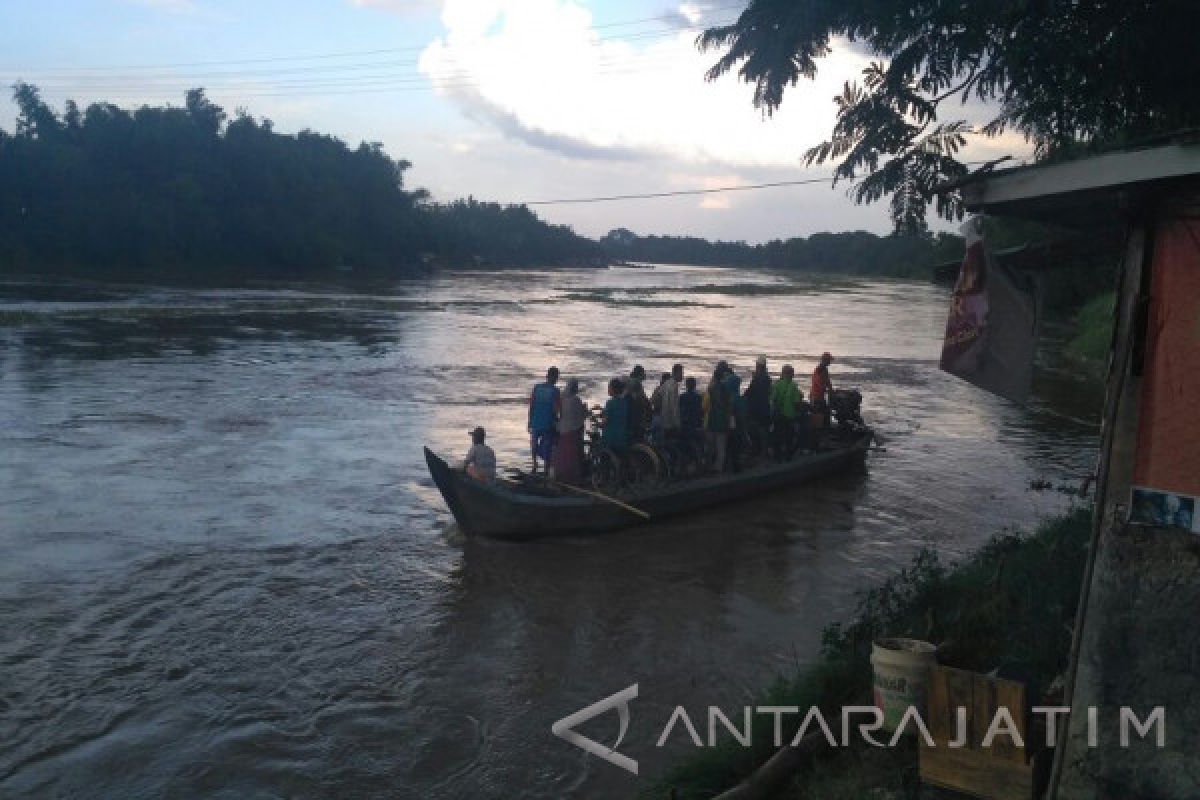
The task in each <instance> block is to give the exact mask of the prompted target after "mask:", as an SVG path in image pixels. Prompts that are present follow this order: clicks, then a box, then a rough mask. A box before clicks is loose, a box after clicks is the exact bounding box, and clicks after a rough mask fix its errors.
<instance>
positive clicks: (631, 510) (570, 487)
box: [546, 478, 650, 519]
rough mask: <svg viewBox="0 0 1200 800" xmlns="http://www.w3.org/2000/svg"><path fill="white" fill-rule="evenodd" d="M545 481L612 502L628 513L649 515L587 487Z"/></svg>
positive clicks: (646, 516)
mask: <svg viewBox="0 0 1200 800" xmlns="http://www.w3.org/2000/svg"><path fill="white" fill-rule="evenodd" d="M546 483H548V484H549V485H551V486H557V487H558V488H560V489H566V490H567V491H568V492H576V493H577V494H585V495H587V496H588V497H594V498H596V499H597V500H603V501H604V502H606V503H612V504H613V505H614V506H617V507H618V508H623V509H625V510H626V511H628V512H629V513H630V514H637V515H638V516H639V517H641V518H642V519H650V515H649V514H647V513H646V512H645V511H642V510H641V509H640V508H634V507H633V506H631V505H628V504H626V503H622V502H621V501H620V500H618V499H616V498H615V497H609V496H608V495H606V494H601V493H600V492H593V491H591V490H589V489H581V488H579V487H578V486H571V485H570V484H568V483H559V482H558V481H552V480H550V479H549V478H547V479H546Z"/></svg>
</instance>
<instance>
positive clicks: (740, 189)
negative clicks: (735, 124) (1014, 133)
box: [512, 160, 993, 206]
mask: <svg viewBox="0 0 1200 800" xmlns="http://www.w3.org/2000/svg"><path fill="white" fill-rule="evenodd" d="M963 163H964V164H965V165H966V166H974V165H977V164H988V163H993V162H990V161H987V160H981V161H965V162H963ZM832 180H833V176H832V175H826V176H825V177H823V178H804V179H801V180H795V181H773V182H771V183H747V184H741V185H738V186H718V187H715V188H712V189H678V190H675V191H671V192H646V193H644V194H614V195H609V196H607V197H569V198H561V199H556V200H526V201H524V202H521V203H513V204H512V205H525V206H558V205H567V204H572V203H607V202H609V201H610V200H649V199H653V198H656V197H686V196H688V195H697V194H718V193H720V192H745V191H749V190H751V189H774V188H776V187H779V186H806V185H808V184H813V183H825V182H827V181H832Z"/></svg>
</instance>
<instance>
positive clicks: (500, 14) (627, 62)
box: [419, 0, 867, 166]
mask: <svg viewBox="0 0 1200 800" xmlns="http://www.w3.org/2000/svg"><path fill="white" fill-rule="evenodd" d="M698 14H699V10H698V7H697V6H696V5H694V4H683V5H680V6H679V7H678V9H677V14H676V15H677V16H680V17H681V18H685V19H696V18H697V15H698ZM442 21H443V24H444V26H445V33H444V35H443V36H441V37H440V38H438V39H437V40H435V41H434V42H433V43H432V44H431V45H430V46H429V47H428V48H426V50H425V51H424V52H423V53H422V55H421V58H420V62H419V68H420V69H421V71H422V72H423V73H424V74H426V75H427V76H428V77H429V78H430V79H431V81H432V82H433V84H434V85H435V86H436V87H438V89H439V91H441V92H443V93H445V94H446V95H448V96H449V97H451V98H453V99H454V100H455V101H456V102H457V103H458V104H459V106H460V107H461V108H462V109H463V110H464V111H465V112H467V113H468V114H469V115H470V116H472V117H474V118H475V119H477V120H480V121H483V122H486V123H487V124H490V125H492V126H494V127H495V128H497V129H499V130H501V131H502V132H503V133H504V134H505V135H506V136H509V137H510V138H514V139H519V140H522V141H525V142H526V143H528V144H531V145H533V146H535V147H539V148H542V149H546V150H552V151H555V152H559V153H563V154H565V155H568V156H572V157H578V158H625V159H637V158H644V157H648V156H655V157H661V156H667V157H672V158H675V159H679V160H682V161H687V162H693V163H717V164H726V165H744V166H783V165H790V166H796V165H798V159H799V157H800V154H801V153H802V152H803V151H804V149H806V148H807V147H809V146H811V145H813V144H816V143H817V142H820V141H821V140H823V139H824V138H825V137H826V136H827V135H828V133H829V131H830V129H831V127H832V124H833V114H834V106H833V103H832V102H831V98H832V96H833V95H834V94H836V93H838V92H839V91H840V89H841V86H842V83H843V81H845V80H846V79H847V78H854V77H856V76H857V75H858V73H859V72H860V70H861V69H862V67H863V66H864V65H865V64H866V63H867V59H866V58H865V57H863V56H861V55H858V54H855V53H852V52H851V51H849V49H842V50H839V51H837V52H835V53H834V54H833V55H832V56H830V57H829V58H828V59H826V60H825V62H824V63H823V64H822V70H821V73H820V75H819V77H818V78H817V80H816V81H814V82H808V81H805V82H802V83H801V84H800V85H799V86H797V87H796V88H794V89H792V90H790V92H789V96H788V99H787V102H786V103H785V104H784V107H783V108H782V109H781V110H780V112H779V113H777V114H776V115H775V116H774V117H772V118H770V119H764V118H763V116H762V114H761V113H760V112H758V111H756V110H755V109H754V108H753V107H752V106H751V103H750V88H749V87H748V86H747V85H745V84H743V83H741V82H739V81H737V80H736V79H734V78H732V77H729V78H727V79H723V80H721V81H718V82H716V83H706V82H705V81H704V78H703V75H704V71H705V69H706V68H707V67H708V66H709V65H710V64H711V63H712V61H713V60H714V59H715V57H716V56H715V55H713V54H711V53H709V54H701V53H698V52H697V51H696V48H695V44H694V41H695V36H696V33H697V31H696V30H695V29H691V30H678V29H676V30H672V29H671V27H670V23H669V22H665V21H664V22H665V24H666V25H667V27H663V26H659V27H658V28H657V29H653V30H654V31H656V32H652V33H650V34H649V35H647V28H642V29H640V30H639V31H638V32H637V33H633V34H629V33H628V32H627V33H626V34H625V35H624V38H617V36H616V35H615V34H611V33H608V32H607V31H603V32H602V31H598V30H596V29H595V28H593V25H592V16H591V13H590V12H589V11H588V10H587V9H586V8H585V7H584V6H583V5H581V4H580V2H578V0H445V3H444V5H443V11H442ZM602 33H603V35H602Z"/></svg>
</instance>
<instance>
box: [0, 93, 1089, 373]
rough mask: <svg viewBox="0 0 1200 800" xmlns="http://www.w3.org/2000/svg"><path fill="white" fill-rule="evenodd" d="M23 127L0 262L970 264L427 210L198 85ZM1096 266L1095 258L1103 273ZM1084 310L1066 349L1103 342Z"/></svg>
mask: <svg viewBox="0 0 1200 800" xmlns="http://www.w3.org/2000/svg"><path fill="white" fill-rule="evenodd" d="M13 100H14V102H15V104H16V106H17V109H18V114H17V118H16V126H15V130H14V131H13V132H12V133H9V132H6V131H3V130H0V272H4V273H7V274H10V275H13V274H19V275H32V276H69V277H77V278H86V279H91V280H110V281H137V282H148V283H162V284H175V285H197V286H228V285H243V284H247V283H255V282H276V281H294V280H303V281H322V282H330V283H364V282H367V283H372V282H380V281H387V280H390V279H396V278H403V277H411V276H414V275H419V274H425V273H429V272H431V271H434V270H437V269H440V268H489V269H503V268H510V267H530V266H536V267H545V266H568V267H589V266H604V265H607V264H610V263H613V262H620V261H645V262H656V263H668V264H691V265H700V266H705V265H709V266H725V267H758V268H770V269H780V270H797V271H810V272H827V273H839V274H850V275H862V276H891V277H907V278H917V279H925V280H928V279H929V278H930V277H931V275H932V270H933V266H934V265H936V264H940V263H947V262H950V263H952V262H954V261H955V260H957V259H959V258H961V255H962V248H963V245H962V239H961V237H959V236H957V235H954V234H951V233H947V232H939V233H932V232H929V231H923V232H920V233H910V234H903V235H902V234H891V235H887V236H879V235H876V234H874V233H870V232H867V231H845V232H840V233H817V234H813V235H811V236H809V237H792V238H789V239H786V240H782V239H777V240H772V241H770V242H765V243H762V244H748V243H746V242H741V241H733V242H722V241H715V242H714V241H709V240H706V239H701V238H697V237H687V236H642V235H638V234H636V233H634V232H632V231H630V230H628V229H624V228H620V229H616V230H613V231H611V232H609V233H608V234H607V235H605V236H604V237H601V238H600V239H599V240H598V241H597V240H592V239H589V238H587V237H584V236H580V235H578V234H576V233H575V232H574V231H572V230H571V229H570V228H569V227H567V226H563V225H552V224H548V223H546V222H545V221H543V220H542V219H540V218H539V217H538V216H537V215H536V214H534V213H533V212H532V211H531V210H530V209H529V208H528V207H527V206H524V205H501V204H498V203H489V202H484V201H479V200H476V199H475V198H466V199H462V200H457V201H454V202H451V203H434V202H431V201H430V199H429V196H428V193H427V192H425V191H424V190H422V189H409V188H406V186H405V181H404V178H405V172H406V171H407V170H408V168H409V167H410V166H411V165H410V163H409V162H407V161H404V160H396V159H393V158H392V157H390V156H389V155H388V154H387V153H386V152H384V150H383V148H382V146H381V145H379V144H377V143H362V144H360V145H359V146H358V147H356V148H351V147H349V146H348V145H347V144H346V143H344V142H342V141H341V140H339V139H337V138H335V137H332V136H328V135H324V134H320V133H316V132H313V131H302V132H300V133H298V134H295V135H287V134H281V133H278V132H276V131H275V130H274V128H273V125H272V124H271V122H270V120H266V119H257V118H255V117H253V116H251V115H249V114H248V113H247V112H245V111H243V110H239V111H238V112H236V113H235V114H234V115H233V117H232V118H230V117H229V115H228V114H227V113H226V112H225V110H224V109H222V108H221V107H219V106H217V105H216V104H214V103H212V102H211V101H210V100H209V99H208V98H207V97H206V96H205V94H204V92H203V90H200V89H194V90H192V91H189V92H187V93H186V95H185V97H184V104H183V105H182V106H162V107H152V106H142V107H140V108H137V109H133V110H130V109H122V108H120V107H118V106H116V105H113V104H111V103H93V104H92V105H90V106H88V107H87V108H86V109H81V108H79V107H78V106H77V105H75V104H74V103H73V102H70V101H68V102H67V103H66V105H65V107H64V108H63V110H62V111H61V112H60V111H57V110H55V109H53V108H51V107H50V106H49V105H48V104H47V103H45V102H44V101H43V99H42V97H41V94H40V93H39V91H38V89H37V88H36V87H34V86H31V85H29V84H23V83H20V84H17V85H16V86H15V87H14V91H13ZM993 234H994V236H993V238H994V239H995V241H996V243H997V246H999V247H1003V246H1006V245H1010V244H1015V243H1022V242H1028V241H1031V240H1034V241H1036V240H1037V239H1038V238H1039V237H1041V238H1044V237H1045V236H1047V235H1048V234H1046V233H1045V232H1044V231H1042V230H1040V229H1038V228H1037V227H1036V226H1033V227H1029V226H1019V225H1013V224H1011V223H997V225H996V227H995V229H994V231H993ZM1094 266H1095V265H1094V264H1082V265H1073V266H1071V267H1069V268H1067V269H1056V270H1055V271H1054V272H1053V273H1052V274H1049V275H1048V276H1047V279H1046V284H1047V310H1048V312H1049V313H1050V314H1051V315H1057V316H1060V317H1069V316H1070V315H1072V314H1074V312H1075V311H1076V310H1077V309H1079V308H1080V307H1081V306H1084V304H1085V303H1087V301H1089V300H1090V299H1093V298H1094V297H1095V295H1096V293H1097V292H1102V291H1104V290H1107V289H1109V288H1110V287H1111V270H1107V269H1100V270H1099V271H1098V270H1096V269H1094V268H1093V267H1094ZM1102 266H1103V265H1102ZM1102 317H1103V314H1101V313H1100V307H1099V306H1097V307H1091V306H1088V307H1087V308H1086V309H1085V313H1084V314H1083V315H1082V316H1080V317H1079V320H1080V323H1081V328H1080V331H1079V334H1080V336H1082V338H1080V339H1079V340H1078V342H1077V344H1073V346H1072V347H1073V350H1072V352H1073V354H1075V355H1077V356H1078V357H1079V358H1081V359H1084V360H1086V359H1089V358H1095V357H1096V356H1095V355H1094V354H1095V353H1097V352H1099V350H1098V349H1097V346H1096V345H1095V343H1096V342H1098V341H1102V340H1103V339H1104V338H1105V333H1104V331H1105V325H1106V322H1105V320H1103V319H1102Z"/></svg>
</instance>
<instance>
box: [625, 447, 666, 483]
mask: <svg viewBox="0 0 1200 800" xmlns="http://www.w3.org/2000/svg"><path fill="white" fill-rule="evenodd" d="M628 463H629V482H630V483H632V484H634V485H635V486H653V485H654V484H656V483H661V482H662V481H663V479H664V478H665V477H666V469H665V468H664V466H663V462H662V459H661V458H659V456H658V453H656V452H654V448H653V447H651V446H650V445H648V444H635V445H633V447H630V448H629V459H628Z"/></svg>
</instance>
